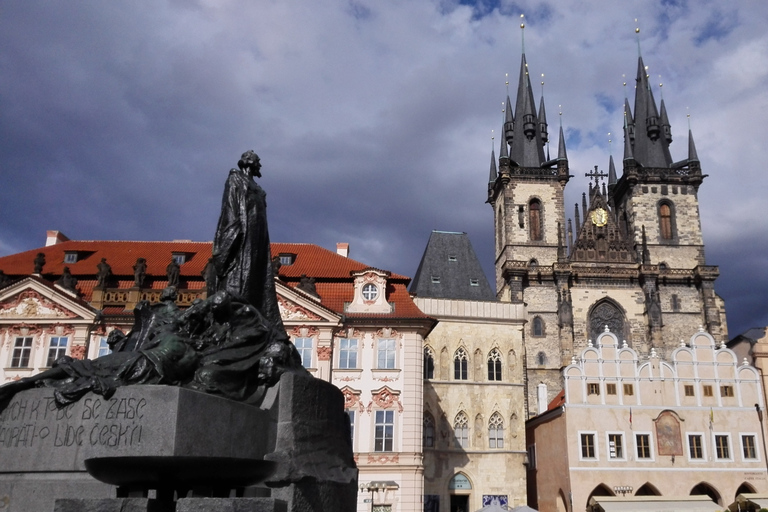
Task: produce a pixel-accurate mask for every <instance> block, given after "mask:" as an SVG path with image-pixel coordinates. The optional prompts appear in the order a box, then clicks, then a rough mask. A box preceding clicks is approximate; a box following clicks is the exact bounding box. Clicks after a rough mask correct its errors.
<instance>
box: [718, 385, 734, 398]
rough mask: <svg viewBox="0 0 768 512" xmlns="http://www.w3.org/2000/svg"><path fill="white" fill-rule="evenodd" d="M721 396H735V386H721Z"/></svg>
mask: <svg viewBox="0 0 768 512" xmlns="http://www.w3.org/2000/svg"><path fill="white" fill-rule="evenodd" d="M720 396H733V386H720Z"/></svg>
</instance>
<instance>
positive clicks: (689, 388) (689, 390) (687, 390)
mask: <svg viewBox="0 0 768 512" xmlns="http://www.w3.org/2000/svg"><path fill="white" fill-rule="evenodd" d="M685 396H694V395H693V385H691V384H686V385H685Z"/></svg>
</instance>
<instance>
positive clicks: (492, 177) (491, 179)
mask: <svg viewBox="0 0 768 512" xmlns="http://www.w3.org/2000/svg"><path fill="white" fill-rule="evenodd" d="M502 143H503V141H502ZM491 144H493V143H491ZM498 175H499V173H498V171H497V170H496V152H495V150H494V148H493V147H491V173H490V175H489V176H488V186H489V187H492V186H493V184H494V183H496V177H497V176H498Z"/></svg>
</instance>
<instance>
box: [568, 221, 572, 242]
mask: <svg viewBox="0 0 768 512" xmlns="http://www.w3.org/2000/svg"><path fill="white" fill-rule="evenodd" d="M568 248H569V249H571V248H573V224H572V223H571V219H568Z"/></svg>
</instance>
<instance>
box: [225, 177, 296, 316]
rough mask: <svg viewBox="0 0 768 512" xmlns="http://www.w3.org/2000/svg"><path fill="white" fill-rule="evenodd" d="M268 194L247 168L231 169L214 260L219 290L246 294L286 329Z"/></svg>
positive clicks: (252, 302) (259, 309)
mask: <svg viewBox="0 0 768 512" xmlns="http://www.w3.org/2000/svg"><path fill="white" fill-rule="evenodd" d="M266 197H267V194H266V193H265V192H264V190H263V189H262V188H261V187H260V186H259V185H257V184H256V183H255V182H254V181H253V179H252V178H251V177H250V176H249V175H248V174H247V173H246V171H242V170H239V169H232V170H231V171H230V172H229V177H228V178H227V183H226V184H225V185H224V197H223V198H222V202H221V216H220V217H219V225H218V227H217V228H216V237H215V238H214V240H213V264H214V265H215V266H216V274H217V275H218V279H219V284H218V289H219V290H226V291H228V292H229V293H231V294H232V295H234V296H235V297H240V298H242V299H243V300H244V301H245V302H247V303H250V304H251V305H252V306H254V307H255V308H256V309H257V310H258V311H260V312H261V314H262V315H263V316H264V317H265V318H266V319H267V320H268V321H269V322H270V323H271V324H272V326H273V327H275V328H280V329H282V327H283V323H282V320H281V319H280V310H279V308H278V306H277V296H276V294H275V282H274V276H273V275H272V265H271V255H270V246H269V231H268V229H267V201H266Z"/></svg>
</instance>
